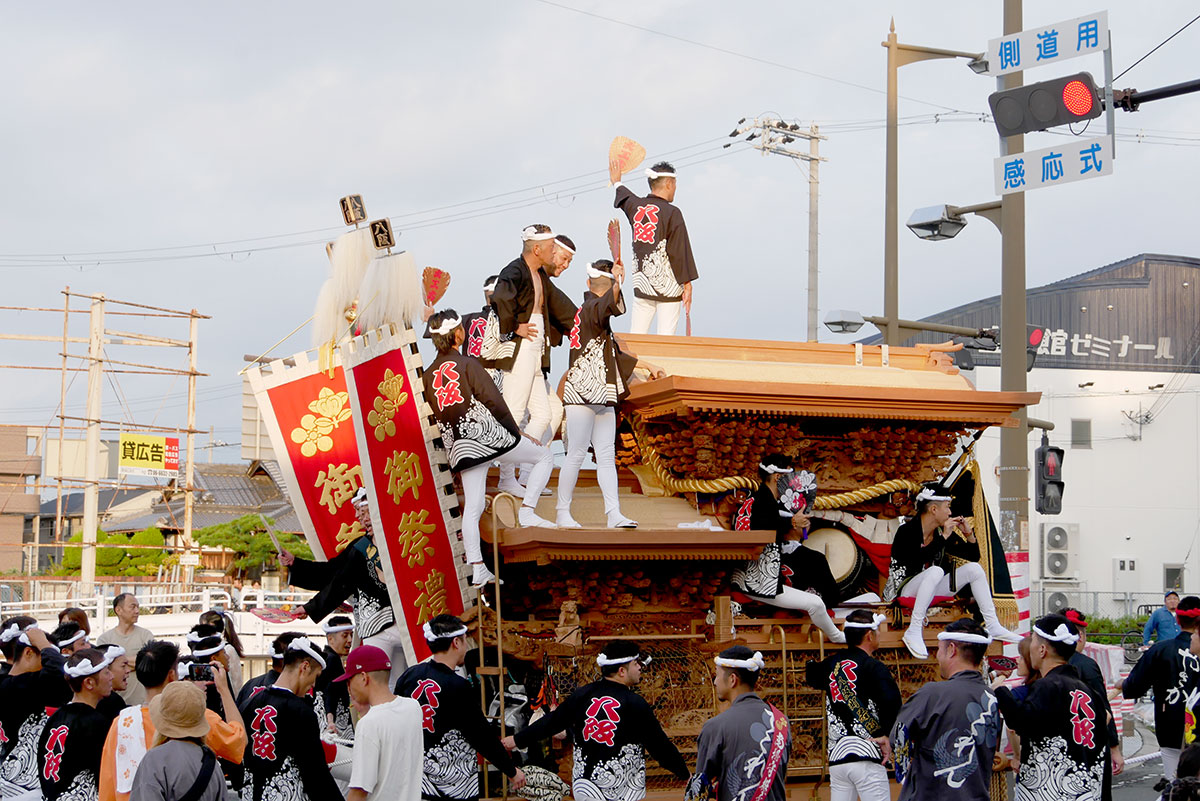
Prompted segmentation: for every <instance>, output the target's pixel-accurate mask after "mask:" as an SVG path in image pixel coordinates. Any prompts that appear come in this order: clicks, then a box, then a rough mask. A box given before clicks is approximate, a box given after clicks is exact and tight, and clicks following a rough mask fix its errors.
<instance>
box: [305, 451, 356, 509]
mask: <svg viewBox="0 0 1200 801" xmlns="http://www.w3.org/2000/svg"><path fill="white" fill-rule="evenodd" d="M362 485H363V477H362V467H361V466H359V465H354V467H351V466H350V465H349V464H347V463H345V462H343V463H342V464H339V465H333V464H331V465H329V470H328V471H326V470H322V471H321V472H319V473H317V481H316V483H315V484H313V487H320V488H321V501H320V503H321V505H322V506H324V507H326V508H328V509H329V514H331V515H335V514H337V512H338V509H340V508H341V507H342V504H344V503H345V502H346V501H348V500H350V499H351V498H352V497H354V493H355V491H356V490H357V489H358V488H359V487H361V486H362Z"/></svg>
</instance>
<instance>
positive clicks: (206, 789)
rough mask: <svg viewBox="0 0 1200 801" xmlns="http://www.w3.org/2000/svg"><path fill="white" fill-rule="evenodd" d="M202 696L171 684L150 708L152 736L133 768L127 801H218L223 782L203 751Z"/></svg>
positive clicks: (182, 685)
mask: <svg viewBox="0 0 1200 801" xmlns="http://www.w3.org/2000/svg"><path fill="white" fill-rule="evenodd" d="M204 709H205V705H204V691H203V690H201V689H200V688H199V687H198V686H196V685H195V684H193V683H192V682H187V681H178V682H172V683H170V684H168V685H167V686H166V688H165V689H164V690H163V691H162V692H161V693H159V694H158V695H157V696H155V698H154V700H152V701H151V702H150V719H151V720H152V721H154V728H155V730H156V731H157V734H156V736H155V738H154V747H153V748H151V749H150V750H149V751H148V752H147V753H146V756H145V758H143V759H142V762H141V764H140V765H138V770H137V773H136V774H134V777H133V791H132V792H131V793H130V801H183V800H184V799H187V801H224V799H225V798H226V794H225V779H224V777H223V776H222V775H221V771H219V770H217V758H216V755H214V754H213V752H212V751H210V750H209V749H208V748H206V747H205V745H204V738H205V736H206V735H207V734H208V721H207V720H206V719H205V715H204Z"/></svg>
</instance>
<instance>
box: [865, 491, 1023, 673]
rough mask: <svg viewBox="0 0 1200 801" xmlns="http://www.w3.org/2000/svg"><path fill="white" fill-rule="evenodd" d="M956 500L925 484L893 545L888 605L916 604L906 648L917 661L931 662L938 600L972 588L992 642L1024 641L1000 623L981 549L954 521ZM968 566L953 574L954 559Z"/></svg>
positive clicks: (885, 593)
mask: <svg viewBox="0 0 1200 801" xmlns="http://www.w3.org/2000/svg"><path fill="white" fill-rule="evenodd" d="M953 500H954V498H953V497H952V496H951V494H950V490H949V488H947V487H943V486H942V485H941V484H936V483H935V484H926V485H925V487H924V488H923V489H922V490H921V491H920V492H919V493H917V514H916V515H915V516H914V517H910V518H909V519H908V520H906V521H905V522H904V523H903V524H902V525H901V526H900V528H898V529H896V536H895V538H894V539H893V540H892V562H891V568H890V569H889V571H888V579H887V585H886V586H885V587H884V590H883V600H885V601H887V602H889V603H890V602H892V601H894V600H896V599H897V598H912V599H913V606H912V618H911V621H910V624H909V627H908V631H906V632H905V633H904V638H903V639H904V645H905V647H907V648H908V651H909V653H911V654H912V655H913V656H915V657H916V658H917V659H927V658H929V650H928V649H927V648H926V647H925V615H926V613H928V611H929V606H930V604H932V603H933V599H934V598H935V597H936V596H939V595H957V594H958V593H959V592H961V591H962V589H963V588H964V587H966V586H967V585H970V587H971V596H972V597H973V598H974V599H975V604H976V605H977V606H978V607H979V613H980V614H981V615H983V624H984V626H985V627H986V628H987V632H988V634H989V635H991V636H992V637H993V638H995V639H997V640H1001V641H1002V642H1020V641H1021V635H1019V634H1017V633H1016V632H1013V631H1009V630H1008V629H1007V628H1005V627H1004V626H1003V625H1001V623H1000V619H999V618H998V617H996V604H995V602H994V601H993V600H992V588H991V585H989V584H988V577H987V574H986V573H984V571H983V566H982V565H980V564H979V556H980V554H979V543H978V541H977V540H976V539H975V532H974V531H973V530H972V529H971V526H970V524H969V523H968V521H967V520H966V518H963V517H951V516H950V504H951V502H952V501H953ZM952 558H957V559H958V560H960V561H962V562H965V564H962V565H959V566H958V567H957V568H954V569H949V570H948V568H949V566H950V564H952V562H951V559H952Z"/></svg>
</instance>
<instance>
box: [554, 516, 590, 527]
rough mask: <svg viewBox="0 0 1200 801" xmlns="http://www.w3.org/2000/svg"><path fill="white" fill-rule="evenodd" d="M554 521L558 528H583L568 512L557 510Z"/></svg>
mask: <svg viewBox="0 0 1200 801" xmlns="http://www.w3.org/2000/svg"><path fill="white" fill-rule="evenodd" d="M554 522H555V523H556V524H557V525H558V527H559V528H583V526H581V525H579V523H578V521H576V520H575V518H573V517H571V513H570V512H559V513H558V515H557V516H556V517H555V520H554Z"/></svg>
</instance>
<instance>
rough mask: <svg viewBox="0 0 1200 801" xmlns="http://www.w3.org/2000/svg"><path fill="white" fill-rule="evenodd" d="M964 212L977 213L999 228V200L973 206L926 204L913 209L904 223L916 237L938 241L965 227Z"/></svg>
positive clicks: (952, 236)
mask: <svg viewBox="0 0 1200 801" xmlns="http://www.w3.org/2000/svg"><path fill="white" fill-rule="evenodd" d="M966 214H977V215H979V216H980V217H983V218H984V219H986V220H988V221H989V222H991V223H992V225H994V226H996V228H997V230H999V228H1000V201H999V200H990V201H988V202H987V203H976V204H975V205H974V206H948V205H945V204H943V205H941V206H926V207H924V208H921V209H917V210H916V211H914V212H913V213H912V215H911V216H910V217H909V218H908V222H907V223H906V225H907V226H908V229H909V230H910V231H912V232H913V233H914V234H916V235H917V238H919V239H925V240H928V241H930V242H938V241H941V240H943V239H953V238H954V237H956V236H958V232H959V231H961V230H962V229H964V228H966V227H967V221H966V220H965V219H964V218H963V215H966Z"/></svg>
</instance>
